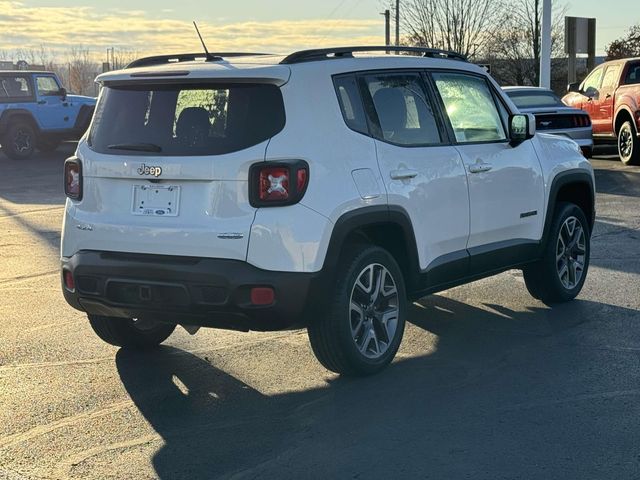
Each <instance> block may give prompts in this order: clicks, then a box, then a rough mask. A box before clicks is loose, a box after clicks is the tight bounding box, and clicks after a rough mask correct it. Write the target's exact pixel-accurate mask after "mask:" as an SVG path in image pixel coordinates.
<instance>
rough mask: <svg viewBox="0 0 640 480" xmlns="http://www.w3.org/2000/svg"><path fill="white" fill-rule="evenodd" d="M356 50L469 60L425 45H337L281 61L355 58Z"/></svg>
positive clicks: (282, 62)
mask: <svg viewBox="0 0 640 480" xmlns="http://www.w3.org/2000/svg"><path fill="white" fill-rule="evenodd" d="M355 52H394V53H404V52H406V53H419V54H421V56H423V57H430V58H450V59H453V60H462V61H464V62H467V61H468V60H467V57H465V56H464V55H462V54H460V53H456V52H451V51H448V50H439V49H436V48H424V47H400V46H394V45H386V46H371V45H367V46H362V47H336V48H318V49H314V50H302V51H300V52H295V53H292V54H291V55H289V56H288V57H285V59H284V60H282V61H281V62H280V63H281V64H284V65H290V64H292V63H302V62H312V61H316V60H329V59H333V58H353V54H354V53H355Z"/></svg>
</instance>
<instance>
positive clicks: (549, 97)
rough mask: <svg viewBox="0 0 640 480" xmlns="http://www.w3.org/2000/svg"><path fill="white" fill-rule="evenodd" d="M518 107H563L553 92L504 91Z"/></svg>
mask: <svg viewBox="0 0 640 480" xmlns="http://www.w3.org/2000/svg"><path fill="white" fill-rule="evenodd" d="M506 93H507V95H509V97H510V98H511V100H512V101H513V103H515V104H516V107H518V108H537V107H564V106H565V105H564V104H563V103H562V101H561V100H560V98H558V97H557V96H556V94H555V93H553V92H548V91H542V92H528V91H520V92H519V91H517V90H516V91H509V90H507V91H506Z"/></svg>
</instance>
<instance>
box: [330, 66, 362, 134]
mask: <svg viewBox="0 0 640 480" xmlns="http://www.w3.org/2000/svg"><path fill="white" fill-rule="evenodd" d="M333 83H334V85H335V87H336V94H337V95H338V103H339V104H340V110H342V116H343V117H344V121H345V123H346V124H347V126H348V127H349V128H350V129H351V130H355V131H356V132H359V133H364V134H365V135H368V134H369V131H368V128H367V119H366V117H365V113H364V108H363V106H362V99H361V98H360V92H359V90H358V81H357V80H356V77H355V75H342V76H339V77H336V78H335V79H334V81H333Z"/></svg>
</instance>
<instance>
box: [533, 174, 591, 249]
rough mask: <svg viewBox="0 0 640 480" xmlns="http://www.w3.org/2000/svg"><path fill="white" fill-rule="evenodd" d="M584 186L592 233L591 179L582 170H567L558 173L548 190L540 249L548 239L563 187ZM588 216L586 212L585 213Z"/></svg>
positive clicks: (588, 219)
mask: <svg viewBox="0 0 640 480" xmlns="http://www.w3.org/2000/svg"><path fill="white" fill-rule="evenodd" d="M572 184H574V185H585V186H586V187H587V189H588V192H589V202H590V205H591V212H592V213H591V218H587V221H588V222H589V230H590V233H591V232H593V226H594V223H595V216H596V209H595V188H594V181H593V177H592V176H591V175H590V174H589V173H588V172H587V171H582V170H567V171H564V172H560V173H558V174H557V175H556V176H555V177H554V178H553V180H552V183H551V188H550V189H549V203H548V205H547V211H546V216H545V221H544V230H543V233H542V242H541V243H540V246H541V248H544V245H546V243H547V240H548V238H549V234H550V230H551V224H552V222H553V212H554V211H555V209H556V205H557V203H558V194H559V193H560V190H561V189H562V188H563V187H566V186H567V185H572ZM585 215H587V216H588V212H585Z"/></svg>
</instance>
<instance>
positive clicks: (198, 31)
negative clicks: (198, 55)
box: [193, 21, 218, 62]
mask: <svg viewBox="0 0 640 480" xmlns="http://www.w3.org/2000/svg"><path fill="white" fill-rule="evenodd" d="M193 26H194V27H196V33H197V34H198V37H200V43H202V48H204V53H205V54H206V56H207V62H211V61H215V60H218V57H215V56H213V55H211V54H210V53H209V50H207V45H205V43H204V40H203V39H202V35H200V29H199V28H198V24H197V23H196V22H195V21H194V22H193Z"/></svg>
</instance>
